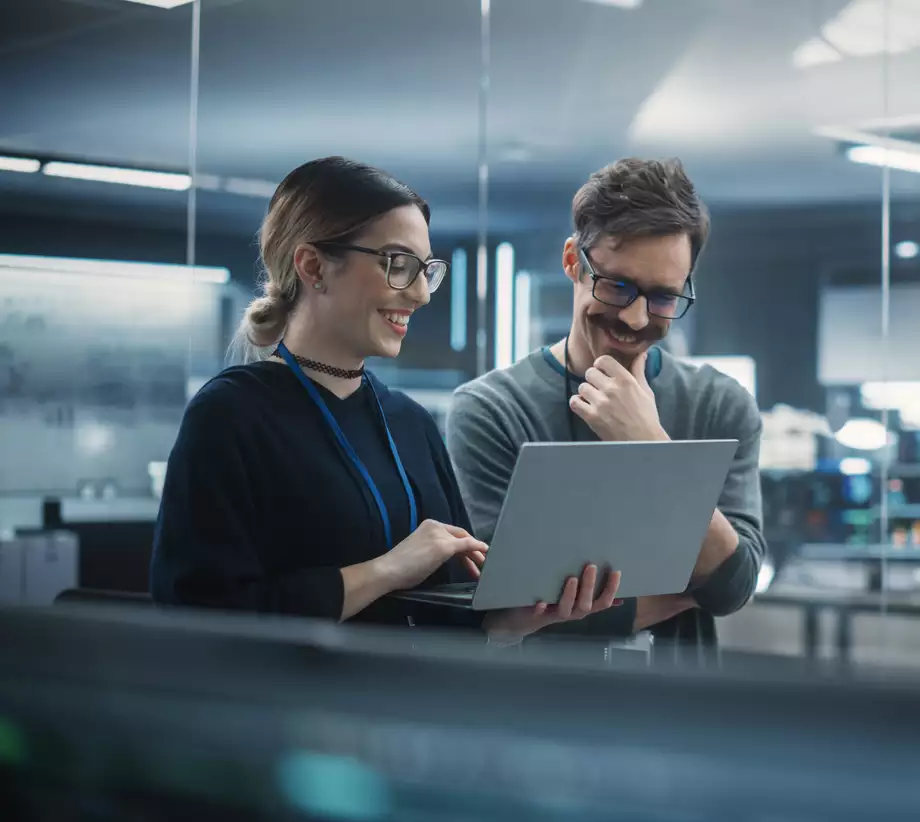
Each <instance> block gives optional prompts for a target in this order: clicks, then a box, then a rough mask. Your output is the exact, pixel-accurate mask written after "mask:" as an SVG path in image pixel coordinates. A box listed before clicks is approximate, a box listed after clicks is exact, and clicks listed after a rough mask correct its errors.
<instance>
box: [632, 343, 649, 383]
mask: <svg viewBox="0 0 920 822" xmlns="http://www.w3.org/2000/svg"><path fill="white" fill-rule="evenodd" d="M647 360H648V351H643V352H642V353H641V354H640V355H639V356H638V357H636V359H634V360H633V364H632V367H631V368H630V369H629V373H630V374H632V375H633V377H635V379H636V382H638V383H639V384H640V385H642V384H645V385H648V380H647V379H646V377H645V363H646V361H647Z"/></svg>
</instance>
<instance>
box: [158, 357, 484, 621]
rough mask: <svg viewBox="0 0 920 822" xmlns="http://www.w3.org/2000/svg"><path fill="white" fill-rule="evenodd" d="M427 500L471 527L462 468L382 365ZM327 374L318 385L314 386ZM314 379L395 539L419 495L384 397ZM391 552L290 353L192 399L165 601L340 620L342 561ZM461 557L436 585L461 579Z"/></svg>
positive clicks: (165, 507)
mask: <svg viewBox="0 0 920 822" xmlns="http://www.w3.org/2000/svg"><path fill="white" fill-rule="evenodd" d="M368 378H369V379H371V380H373V383H374V387H375V389H376V391H377V394H378V396H379V398H380V403H381V406H382V408H383V411H384V414H385V415H386V421H387V424H388V426H389V428H390V433H391V434H392V436H393V439H394V441H395V442H396V446H397V448H398V450H399V455H400V458H401V459H402V462H403V466H404V467H405V470H406V474H407V475H408V478H409V482H410V484H411V486H412V489H413V491H414V494H415V499H416V502H417V505H418V519H419V521H420V522H421V521H422V520H424V519H436V520H439V521H441V522H445V523H450V524H453V525H459V526H461V527H463V528H466V529H468V530H469V529H470V523H469V518H468V517H467V513H466V509H465V508H464V505H463V501H462V499H461V497H460V492H459V489H458V487H457V482H456V479H455V478H454V473H453V469H452V468H451V464H450V460H449V458H448V456H447V451H446V449H445V447H444V444H443V442H442V440H441V437H440V434H439V432H438V429H437V426H436V425H435V422H434V420H433V419H432V418H431V416H430V415H429V414H428V412H427V411H426V410H425V409H424V408H422V407H421V406H420V405H418V404H417V403H416V402H414V401H412V400H410V399H409V398H408V397H406V396H405V395H404V394H401V393H398V392H391V391H389V390H388V389H387V388H386V386H384V385H383V384H381V383H380V382H379V381H378V380H376V379H375V378H374V377H373V376H372V375H368ZM314 384H316V383H314ZM316 385H317V388H318V390H319V392H320V394H321V396H322V397H323V399H324V400H325V402H326V404H327V406H328V407H329V410H330V411H331V412H332V414H333V415H334V416H335V418H336V420H337V421H338V423H339V425H340V426H341V428H342V430H343V432H344V434H345V436H346V437H347V439H348V440H349V442H350V443H351V445H352V447H353V448H354V449H355V451H356V452H357V454H358V456H359V457H360V459H361V461H362V462H363V463H364V465H365V467H366V468H367V470H368V472H369V473H370V475H371V477H372V478H373V479H374V482H375V483H376V485H377V487H378V489H379V491H380V495H381V497H382V498H383V500H384V502H385V504H386V507H387V510H388V512H389V516H390V521H391V528H392V531H393V544H394V545H395V544H398V543H399V542H400V541H401V540H403V539H404V538H405V537H406V536H408V534H409V504H408V500H407V499H406V492H405V489H404V486H403V483H402V480H401V479H400V477H399V473H398V471H397V469H396V466H395V463H394V461H393V458H392V455H391V454H390V449H389V446H388V444H387V441H386V434H385V431H384V429H383V425H382V422H381V420H380V414H379V411H378V409H377V407H376V403H375V401H374V397H373V394H372V392H371V391H370V389H369V387H368V386H367V385H366V384H364V385H362V387H361V388H360V389H359V390H358V391H357V392H355V393H354V394H352V395H351V396H350V397H348V398H346V399H344V400H342V399H339V398H338V397H336V396H335V395H334V394H332V393H331V392H330V391H328V390H326V389H325V388H323V387H322V386H320V385H318V384H316ZM385 551H386V541H385V536H384V529H383V523H382V520H381V517H380V514H379V511H378V509H377V506H376V504H375V502H374V499H373V497H372V496H371V493H370V491H369V490H368V488H367V485H366V484H365V482H364V481H363V480H362V478H361V475H360V473H359V472H358V471H357V469H356V468H355V467H354V465H353V464H352V462H351V461H350V460H349V459H348V458H347V457H346V456H345V454H344V453H343V452H342V451H341V449H340V447H339V445H338V443H337V442H336V439H335V436H334V434H333V432H332V430H331V429H330V427H329V426H328V425H327V423H326V422H325V420H324V419H323V417H322V415H321V412H320V410H319V408H317V406H316V405H315V404H314V403H313V401H312V400H311V399H310V397H309V395H308V394H307V392H306V390H305V389H304V387H303V386H302V385H301V384H300V382H299V381H298V379H297V377H296V375H295V374H294V373H292V372H291V370H290V369H289V368H288V367H287V366H286V365H284V364H282V363H276V362H260V363H254V364H252V365H246V366H239V367H234V368H229V369H227V370H225V371H224V372H222V373H221V374H220V375H218V376H217V377H215V378H214V379H213V380H211V381H210V382H209V383H208V384H207V385H205V386H204V388H202V389H201V391H200V392H199V393H198V394H197V396H196V397H195V398H194V399H193V400H192V402H191V403H189V406H188V408H187V410H186V412H185V416H184V419H183V421H182V425H181V427H180V430H179V435H178V438H177V440H176V443H175V446H174V448H173V450H172V453H171V454H170V457H169V464H168V468H167V473H166V481H165V484H164V488H163V497H162V502H161V505H160V513H159V518H158V521H157V527H156V534H155V538H154V551H153V560H152V566H151V593H152V595H153V598H154V600H156V601H157V602H161V603H168V604H176V605H192V606H206V607H216V608H224V609H241V610H247V611H260V612H272V613H286V614H300V615H304V616H314V617H327V618H332V619H337V618H339V617H340V615H341V612H342V599H343V588H342V576H341V573H340V572H339V569H340V568H342V567H344V566H347V565H354V564H356V563H359V562H365V561H367V560H370V559H373V558H374V557H378V556H380V555H381V554H383V553H384V552H385ZM458 569H459V566H458V565H451V566H449V567H444V568H442V569H440V570H439V571H438V572H436V573H435V574H434V575H433V576H432V577H431V578H430V580H429V582H431V583H437V582H449V581H456V580H460V579H463V574H462V571H459V570H458ZM407 617H411V621H414V622H415V623H416V624H428V625H430V624H446V625H451V624H464V623H467V622H468V621H469V618H468V617H464V616H463V615H462V614H460V613H458V612H457V611H456V609H439V608H432V607H431V606H420V605H417V604H410V603H403V602H400V601H397V600H394V599H391V598H384V599H383V600H379V601H378V602H377V603H374V604H372V605H371V606H370V607H368V608H366V609H365V610H364V611H362V612H361V613H360V614H358V615H356V617H354V619H356V620H359V621H369V622H385V623H397V624H403V625H405V624H407V621H409V620H407Z"/></svg>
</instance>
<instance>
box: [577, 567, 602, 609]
mask: <svg viewBox="0 0 920 822" xmlns="http://www.w3.org/2000/svg"><path fill="white" fill-rule="evenodd" d="M596 587H597V566H596V565H588V566H586V567H585V570H584V571H582V573H581V585H579V586H578V599H577V601H576V603H575V610H576V611H577V612H578V613H580V614H590V613H591V609H592V608H593V607H594V589H595V588H596Z"/></svg>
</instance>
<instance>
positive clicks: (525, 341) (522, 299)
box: [514, 271, 531, 362]
mask: <svg viewBox="0 0 920 822" xmlns="http://www.w3.org/2000/svg"><path fill="white" fill-rule="evenodd" d="M530 345H531V343H530V274H528V273H527V272H526V271H519V272H518V274H517V276H516V277H515V278H514V361H515V362H517V361H518V360H522V359H524V357H526V356H527V355H528V354H529V353H530Z"/></svg>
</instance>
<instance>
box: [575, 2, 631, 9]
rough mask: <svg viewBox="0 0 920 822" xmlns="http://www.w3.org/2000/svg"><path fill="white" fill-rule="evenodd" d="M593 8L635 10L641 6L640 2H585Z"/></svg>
mask: <svg viewBox="0 0 920 822" xmlns="http://www.w3.org/2000/svg"><path fill="white" fill-rule="evenodd" d="M585 2H586V3H594V5H595V6H615V7H616V8H618V9H637V8H639V6H641V5H642V0H585Z"/></svg>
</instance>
